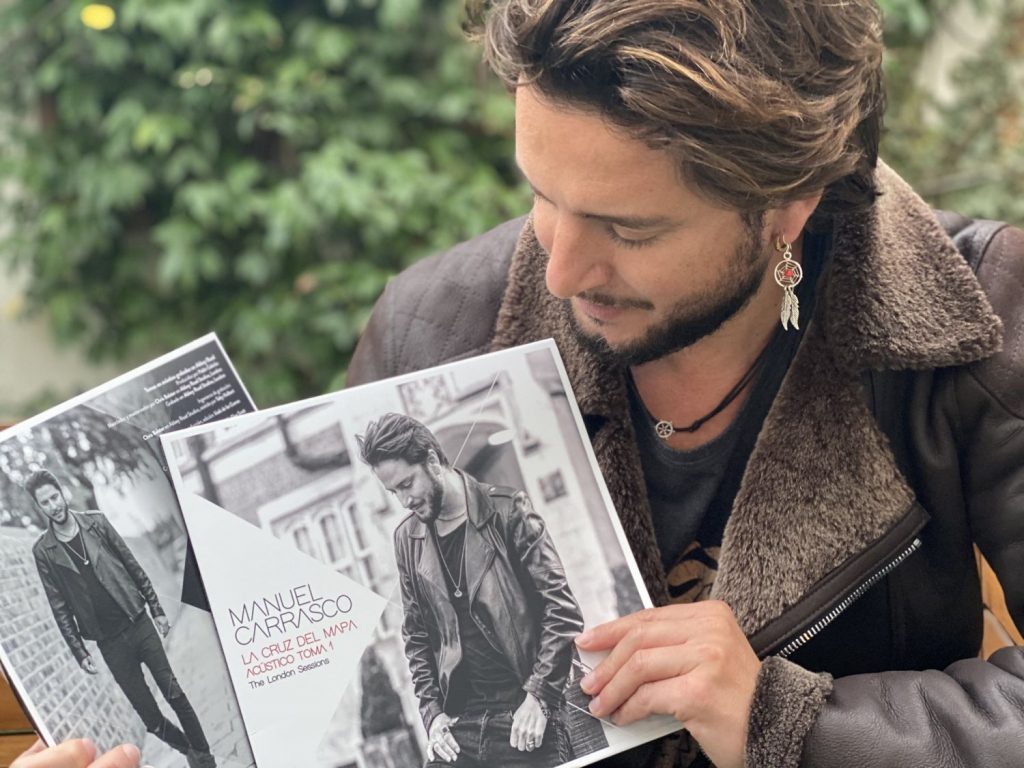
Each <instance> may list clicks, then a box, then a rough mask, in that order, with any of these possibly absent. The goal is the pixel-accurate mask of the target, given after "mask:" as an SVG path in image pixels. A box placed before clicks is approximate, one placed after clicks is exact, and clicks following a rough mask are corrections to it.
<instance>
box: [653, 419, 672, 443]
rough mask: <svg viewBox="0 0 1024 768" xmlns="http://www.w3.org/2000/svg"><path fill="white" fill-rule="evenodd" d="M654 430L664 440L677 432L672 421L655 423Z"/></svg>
mask: <svg viewBox="0 0 1024 768" xmlns="http://www.w3.org/2000/svg"><path fill="white" fill-rule="evenodd" d="M654 432H655V433H656V434H657V435H658V437H660V438H661V439H662V440H668V439H669V438H670V437H672V435H674V434H675V433H676V428H675V427H673V426H672V422H671V421H664V420H663V421H659V422H658V423H657V424H655V425H654Z"/></svg>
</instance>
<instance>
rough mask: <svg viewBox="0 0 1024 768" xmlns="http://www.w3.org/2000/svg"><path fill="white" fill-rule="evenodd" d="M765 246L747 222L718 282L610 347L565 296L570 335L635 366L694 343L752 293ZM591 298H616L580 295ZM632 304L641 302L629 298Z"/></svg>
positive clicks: (612, 360) (761, 272) (613, 360)
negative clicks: (583, 323) (631, 338)
mask: <svg viewBox="0 0 1024 768" xmlns="http://www.w3.org/2000/svg"><path fill="white" fill-rule="evenodd" d="M764 253H765V251H764V249H763V246H762V245H761V241H760V227H755V226H754V224H753V223H749V224H748V226H747V237H746V238H745V239H744V240H743V242H742V243H740V245H739V246H738V247H737V249H736V251H735V252H734V253H733V255H732V258H731V259H730V260H729V263H728V264H727V265H726V267H725V269H724V270H723V271H722V273H721V276H720V279H719V280H718V282H717V283H716V284H715V285H713V286H711V287H710V288H708V289H707V290H706V291H704V292H703V293H701V294H698V295H697V296H695V297H693V298H689V299H686V300H685V301H680V302H677V303H676V304H675V305H673V307H672V308H671V310H670V311H669V313H668V317H666V318H665V319H664V320H663V321H661V322H660V323H658V324H657V325H655V326H653V327H651V328H648V329H647V330H646V331H645V332H644V334H643V336H641V337H640V338H639V339H636V340H634V341H631V342H628V343H626V344H624V345H622V346H618V347H612V346H611V345H610V344H609V343H608V342H607V341H606V340H605V338H604V337H603V336H601V335H600V334H597V333H590V332H588V331H586V330H584V329H583V327H582V326H581V325H580V323H579V320H578V319H577V318H576V313H575V312H574V311H573V309H572V304H571V303H570V301H569V300H566V301H565V302H563V305H564V308H565V312H566V315H567V317H568V320H569V325H570V327H571V328H572V331H573V335H574V336H575V337H576V339H577V340H578V341H579V342H580V344H581V345H582V346H583V347H584V348H585V349H588V350H589V351H591V352H593V353H594V354H596V355H597V356H598V357H599V358H601V359H602V360H603V361H605V362H606V363H608V364H610V365H620V366H629V367H632V366H637V365H643V364H644V363H649V362H652V361H654V360H659V359H661V358H663V357H666V356H667V355H670V354H672V353H673V352H678V351H679V350H681V349H685V348H686V347H689V346H691V345H692V344H695V343H696V342H698V341H700V340H701V339H703V338H704V337H705V336H710V335H711V334H712V333H714V332H715V331H717V330H718V329H719V328H721V327H722V326H723V325H724V324H725V322H726V321H727V320H729V319H730V318H732V317H733V316H735V315H736V314H737V313H738V312H739V311H740V310H741V309H743V308H744V307H745V306H746V305H747V304H748V303H749V302H750V300H751V299H752V298H753V297H754V295H755V294H756V293H757V291H758V290H759V289H760V287H761V283H762V281H763V280H764V276H765V268H766V264H765V258H764ZM583 297H584V298H586V299H587V300H589V301H592V302H593V303H595V304H606V305H607V304H612V305H614V304H616V303H618V302H615V301H614V300H611V301H610V300H607V299H602V298H601V297H600V296H595V295H587V294H584V295H583ZM623 304H624V305H630V306H636V305H637V304H645V302H637V301H630V302H624V303H623Z"/></svg>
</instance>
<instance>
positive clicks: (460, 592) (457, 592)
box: [455, 587, 462, 597]
mask: <svg viewBox="0 0 1024 768" xmlns="http://www.w3.org/2000/svg"><path fill="white" fill-rule="evenodd" d="M455 596H456V597H462V590H461V589H459V588H457V587H456V589H455Z"/></svg>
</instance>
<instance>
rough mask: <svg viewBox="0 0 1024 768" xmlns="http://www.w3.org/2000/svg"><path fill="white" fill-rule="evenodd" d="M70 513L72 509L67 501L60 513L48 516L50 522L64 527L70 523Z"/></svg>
mask: <svg viewBox="0 0 1024 768" xmlns="http://www.w3.org/2000/svg"><path fill="white" fill-rule="evenodd" d="M70 513H71V509H70V508H69V506H68V502H67V500H65V501H64V505H63V506H62V507H61V509H60V511H56V512H54V513H53V514H50V515H47V517H48V518H49V519H50V522H51V523H53V524H54V525H64V524H65V523H66V522H67V521H68V517H69V515H70Z"/></svg>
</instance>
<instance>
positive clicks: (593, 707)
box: [589, 696, 601, 715]
mask: <svg viewBox="0 0 1024 768" xmlns="http://www.w3.org/2000/svg"><path fill="white" fill-rule="evenodd" d="M589 709H590V712H591V714H594V715H596V714H598V713H599V712H600V711H601V697H600V696H595V697H594V698H592V699H591V700H590V706H589Z"/></svg>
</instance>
